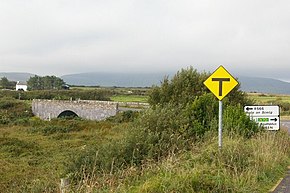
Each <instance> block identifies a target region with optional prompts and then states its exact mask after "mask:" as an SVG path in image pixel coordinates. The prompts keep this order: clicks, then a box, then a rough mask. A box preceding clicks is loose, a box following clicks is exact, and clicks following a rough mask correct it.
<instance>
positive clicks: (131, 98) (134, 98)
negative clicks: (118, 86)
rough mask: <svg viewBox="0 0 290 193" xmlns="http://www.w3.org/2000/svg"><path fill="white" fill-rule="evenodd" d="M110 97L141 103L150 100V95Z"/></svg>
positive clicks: (115, 99)
mask: <svg viewBox="0 0 290 193" xmlns="http://www.w3.org/2000/svg"><path fill="white" fill-rule="evenodd" d="M110 99H111V100H112V101H116V102H139V103H147V102H148V96H142V95H116V96H112V97H110Z"/></svg>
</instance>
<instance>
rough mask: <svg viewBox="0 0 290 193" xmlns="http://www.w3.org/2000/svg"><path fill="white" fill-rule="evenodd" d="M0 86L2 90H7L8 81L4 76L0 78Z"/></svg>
mask: <svg viewBox="0 0 290 193" xmlns="http://www.w3.org/2000/svg"><path fill="white" fill-rule="evenodd" d="M0 84H1V87H2V88H6V89H7V88H9V80H8V79H7V78H6V77H5V76H4V77H2V78H1V80H0Z"/></svg>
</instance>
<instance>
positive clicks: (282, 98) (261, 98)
mask: <svg viewBox="0 0 290 193" xmlns="http://www.w3.org/2000/svg"><path fill="white" fill-rule="evenodd" d="M248 96H249V98H251V99H254V101H255V103H256V104H257V105H258V104H261V105H266V104H267V105H271V103H272V104H273V105H275V103H276V102H277V101H279V102H287V103H290V95H273V94H261V93H248Z"/></svg>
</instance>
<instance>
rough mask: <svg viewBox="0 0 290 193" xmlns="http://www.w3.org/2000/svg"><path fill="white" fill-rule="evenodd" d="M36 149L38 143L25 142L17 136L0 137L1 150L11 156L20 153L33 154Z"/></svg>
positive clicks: (17, 155)
mask: <svg viewBox="0 0 290 193" xmlns="http://www.w3.org/2000/svg"><path fill="white" fill-rule="evenodd" d="M38 149H39V147H38V144H36V143H34V142H27V141H23V140H20V139H17V138H8V137H2V138H0V150H1V152H5V153H8V154H9V155H10V156H11V157H19V156H21V155H22V154H26V155H27V154H33V152H35V151H36V150H38Z"/></svg>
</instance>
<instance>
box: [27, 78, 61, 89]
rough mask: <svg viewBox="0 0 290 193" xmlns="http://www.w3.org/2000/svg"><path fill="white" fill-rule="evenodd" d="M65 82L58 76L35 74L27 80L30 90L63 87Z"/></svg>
mask: <svg viewBox="0 0 290 193" xmlns="http://www.w3.org/2000/svg"><path fill="white" fill-rule="evenodd" d="M64 84H65V82H64V81H63V80H62V79H61V78H59V77H56V76H44V77H40V76H36V75H35V76H34V77H30V78H29V80H28V81H27V86H28V88H29V90H53V89H58V90H59V89H61V88H62V85H64Z"/></svg>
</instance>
